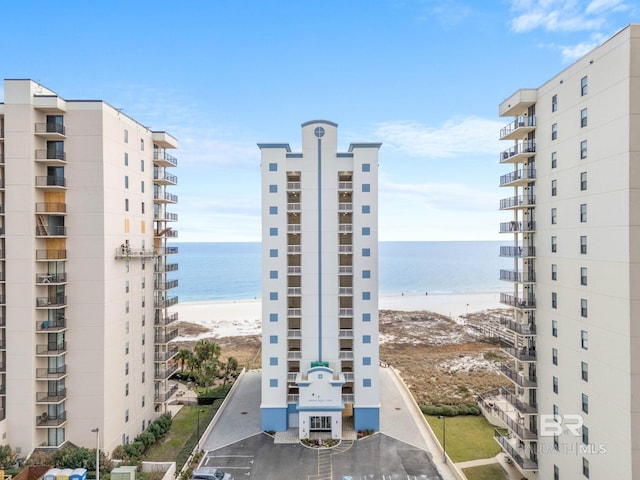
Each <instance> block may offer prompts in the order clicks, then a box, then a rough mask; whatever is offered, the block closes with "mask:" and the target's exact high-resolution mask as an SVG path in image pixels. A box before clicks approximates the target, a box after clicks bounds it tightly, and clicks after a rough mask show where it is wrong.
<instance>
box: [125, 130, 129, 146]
mask: <svg viewBox="0 0 640 480" xmlns="http://www.w3.org/2000/svg"><path fill="white" fill-rule="evenodd" d="M124 143H129V130H125V131H124Z"/></svg>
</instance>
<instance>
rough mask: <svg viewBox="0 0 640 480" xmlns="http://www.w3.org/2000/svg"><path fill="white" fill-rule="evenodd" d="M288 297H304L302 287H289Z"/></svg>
mask: <svg viewBox="0 0 640 480" xmlns="http://www.w3.org/2000/svg"><path fill="white" fill-rule="evenodd" d="M287 295H292V296H300V295H302V288H301V287H288V288H287Z"/></svg>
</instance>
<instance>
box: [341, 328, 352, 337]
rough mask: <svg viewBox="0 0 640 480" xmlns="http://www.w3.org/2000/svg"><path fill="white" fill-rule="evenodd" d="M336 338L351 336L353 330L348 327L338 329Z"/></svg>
mask: <svg viewBox="0 0 640 480" xmlns="http://www.w3.org/2000/svg"><path fill="white" fill-rule="evenodd" d="M338 338H353V330H351V329H349V328H341V329H340V330H338Z"/></svg>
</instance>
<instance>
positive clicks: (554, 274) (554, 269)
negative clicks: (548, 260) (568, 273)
mask: <svg viewBox="0 0 640 480" xmlns="http://www.w3.org/2000/svg"><path fill="white" fill-rule="evenodd" d="M551 280H558V265H556V264H555V263H552V264H551Z"/></svg>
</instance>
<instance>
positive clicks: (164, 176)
mask: <svg viewBox="0 0 640 480" xmlns="http://www.w3.org/2000/svg"><path fill="white" fill-rule="evenodd" d="M153 179H154V180H155V181H156V182H157V183H164V184H168V185H176V184H177V183H178V177H176V176H175V175H172V174H170V173H167V172H154V173H153Z"/></svg>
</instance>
